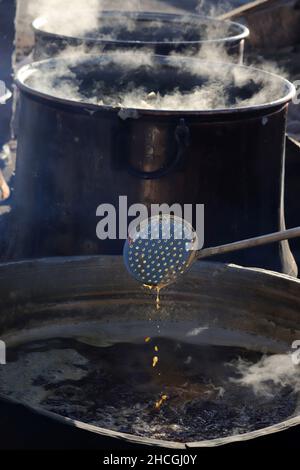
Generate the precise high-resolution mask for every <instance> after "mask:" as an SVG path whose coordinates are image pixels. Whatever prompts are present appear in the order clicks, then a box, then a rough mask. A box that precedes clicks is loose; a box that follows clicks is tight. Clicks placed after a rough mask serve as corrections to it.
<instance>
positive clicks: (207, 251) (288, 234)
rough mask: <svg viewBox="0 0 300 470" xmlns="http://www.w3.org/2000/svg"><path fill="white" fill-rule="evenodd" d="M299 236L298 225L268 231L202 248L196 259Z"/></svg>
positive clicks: (299, 229)
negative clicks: (260, 234)
mask: <svg viewBox="0 0 300 470" xmlns="http://www.w3.org/2000/svg"><path fill="white" fill-rule="evenodd" d="M298 237H300V227H296V228H292V229H289V230H283V231H281V232H276V233H270V234H269V235H263V236H260V237H255V238H249V239H247V240H242V241H239V242H234V243H229V244H228V245H221V246H216V247H212V248H204V249H203V250H200V251H198V252H197V256H196V258H197V259H201V258H208V257H210V256H215V255H223V254H224V253H232V252H234V251H239V250H246V249H247V248H255V247H257V246H262V245H268V244H269V243H276V242H281V241H283V240H291V239H292V238H298Z"/></svg>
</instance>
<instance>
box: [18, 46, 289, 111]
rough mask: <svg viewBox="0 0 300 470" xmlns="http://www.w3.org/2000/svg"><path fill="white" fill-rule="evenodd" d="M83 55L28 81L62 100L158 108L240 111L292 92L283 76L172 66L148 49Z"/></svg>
mask: <svg viewBox="0 0 300 470" xmlns="http://www.w3.org/2000/svg"><path fill="white" fill-rule="evenodd" d="M72 53H73V55H72ZM66 54H67V58H66ZM77 55H78V49H74V50H73V51H70V50H69V51H68V53H67V52H64V54H63V58H60V59H56V60H54V61H51V60H50V61H49V62H48V63H44V64H42V65H41V66H38V67H37V68H35V69H33V72H32V74H31V75H30V76H29V78H27V80H26V82H25V83H26V84H27V85H28V86H30V87H32V88H33V89H35V90H37V91H39V92H42V93H46V94H48V95H51V96H53V97H56V98H63V99H69V100H73V101H79V102H82V103H90V104H95V105H99V106H103V105H104V106H110V107H114V108H137V109H157V110H191V111H199V110H213V109H220V108H222V109H224V108H238V107H245V106H253V105H259V104H265V103H269V102H272V101H274V100H277V99H279V98H283V97H284V96H285V95H286V93H287V88H286V86H285V82H283V81H282V80H281V79H280V78H278V77H273V76H272V75H269V74H264V73H263V72H258V71H255V70H254V71H253V70H252V69H250V68H247V67H240V66H231V65H227V64H222V63H209V62H207V63H205V62H199V61H198V60H183V59H182V58H181V59H177V58H174V57H173V58H170V59H168V64H169V65H168V67H167V68H166V67H165V66H163V67H162V66H161V64H158V63H157V62H156V61H155V58H154V56H152V55H150V54H147V53H145V51H123V52H121V51H117V52H114V53H111V54H109V55H103V56H102V57H100V58H99V57H98V56H91V55H85V56H80V60H78V59H77ZM112 71H113V72H112ZM91 75H92V77H93V78H92V79H91V78H90V77H91ZM85 77H89V78H85ZM187 82H188V85H187Z"/></svg>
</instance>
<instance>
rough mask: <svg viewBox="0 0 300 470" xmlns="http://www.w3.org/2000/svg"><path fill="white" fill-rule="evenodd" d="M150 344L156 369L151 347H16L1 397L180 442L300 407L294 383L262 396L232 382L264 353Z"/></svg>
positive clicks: (4, 371) (81, 342)
mask: <svg viewBox="0 0 300 470" xmlns="http://www.w3.org/2000/svg"><path fill="white" fill-rule="evenodd" d="M144 326H145V325H144ZM140 333H141V336H142V331H141V332H140ZM94 341H95V340H94ZM95 343H96V341H95ZM148 346H149V348H150V349H151V350H152V351H153V349H155V346H157V348H158V349H159V362H158V364H157V365H156V367H155V368H152V367H151V364H150V362H149V348H148V347H146V345H145V342H144V341H142V342H141V343H140V344H137V343H134V342H130V340H128V342H125V341H124V342H116V343H115V344H112V345H111V346H101V345H100V341H99V345H98V346H95V345H91V344H87V343H86V340H85V339H81V338H80V337H77V338H76V337H74V338H73V339H72V338H71V339H70V338H69V339H66V338H61V339H60V338H57V339H45V340H43V341H38V342H28V343H27V344H24V345H20V346H18V347H15V348H10V347H9V348H8V351H7V355H8V357H7V359H8V363H7V365H6V366H5V367H3V368H0V392H1V393H3V394H6V395H8V396H10V397H12V398H16V399H17V400H22V401H24V402H26V403H29V404H30V405H34V406H40V407H42V408H45V409H47V410H50V411H53V412H55V413H58V414H60V415H63V416H67V417H69V418H72V419H76V420H80V421H83V422H86V423H89V424H94V425H97V426H100V427H103V428H108V429H112V430H115V431H121V432H126V433H131V434H135V435H139V436H146V437H152V438H158V439H165V440H175V441H179V442H191V441H200V440H203V439H213V438H220V437H225V436H230V435H233V434H238V433H244V432H248V431H253V430H255V429H259V428H263V427H266V426H270V425H273V424H275V423H278V422H280V421H283V420H284V419H286V418H288V417H290V416H292V415H293V414H294V413H295V411H296V409H297V404H298V398H299V397H298V395H297V394H296V393H295V392H293V390H292V389H291V388H290V387H289V386H287V385H285V386H283V385H280V384H274V386H273V387H272V389H271V392H272V393H270V394H269V395H267V396H257V395H256V394H255V393H254V391H253V389H252V388H251V387H246V386H245V387H244V386H243V387H242V386H240V385H237V384H236V383H234V382H232V381H231V379H234V378H236V377H238V372H237V370H236V369H235V368H234V367H232V364H234V363H235V361H236V360H238V358H242V359H243V360H245V361H247V362H248V363H249V364H255V363H257V362H258V361H259V360H260V359H261V357H262V354H260V353H258V352H254V351H253V352H251V351H249V350H246V349H242V348H240V347H229V346H228V347H226V346H211V345H207V344H202V345H201V344H198V345H195V344H189V343H186V342H182V341H178V340H175V339H174V340H172V339H166V338H163V337H156V338H155V337H153V338H152V340H151V341H150V342H149V343H148ZM162 390H163V392H162ZM154 397H157V399H155V398H154Z"/></svg>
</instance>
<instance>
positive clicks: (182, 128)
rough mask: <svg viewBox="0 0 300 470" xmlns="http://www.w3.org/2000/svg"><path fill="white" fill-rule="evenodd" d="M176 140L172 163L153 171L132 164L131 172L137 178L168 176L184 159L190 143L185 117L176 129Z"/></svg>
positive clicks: (152, 178)
mask: <svg viewBox="0 0 300 470" xmlns="http://www.w3.org/2000/svg"><path fill="white" fill-rule="evenodd" d="M175 140H176V143H177V152H176V157H175V158H174V160H172V161H171V162H170V163H168V164H166V165H165V166H163V167H162V168H160V169H159V170H155V171H152V172H151V171H140V170H136V169H135V168H132V166H131V167H130V169H129V172H130V173H131V174H132V175H134V176H136V177H137V178H141V179H144V180H155V179H159V178H162V177H163V176H166V175H168V174H169V173H171V172H172V171H174V170H175V169H176V168H177V167H178V166H180V164H181V163H182V162H183V161H184V156H185V153H186V150H187V148H188V147H189V145H190V129H189V128H188V126H187V125H186V122H185V119H183V118H182V119H180V122H179V124H178V126H177V127H176V129H175Z"/></svg>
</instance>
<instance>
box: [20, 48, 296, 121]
mask: <svg viewBox="0 0 300 470" xmlns="http://www.w3.org/2000/svg"><path fill="white" fill-rule="evenodd" d="M101 57H103V58H109V57H110V55H109V54H103V55H102V56H101V55H92V54H91V55H87V56H84V55H81V56H79V57H78V58H77V59H76V62H78V63H80V62H81V61H82V62H84V61H88V60H90V61H91V60H94V61H99V60H101ZM153 58H154V59H155V60H157V61H158V62H159V63H160V64H168V63H169V64H172V63H174V62H175V63H178V62H179V63H191V61H193V62H194V63H199V64H201V63H203V64H206V65H210V64H211V65H212V66H218V67H226V68H228V69H232V68H240V69H241V68H242V69H247V70H251V71H253V73H260V74H263V75H265V76H269V77H271V78H274V79H275V80H277V81H279V80H280V81H281V83H282V85H283V87H284V86H285V88H286V94H285V95H284V96H282V97H281V98H279V99H277V100H274V101H271V102H269V103H262V104H257V105H251V106H238V107H235V108H216V109H208V110H201V109H199V110H182V109H181V110H166V109H165V110H164V109H143V108H120V107H112V106H103V105H97V104H92V103H88V102H82V101H75V100H70V99H65V98H59V97H56V96H53V95H50V94H47V93H44V92H41V91H38V90H35V89H33V88H31V87H29V86H27V85H26V79H27V78H28V77H29V76H30V75H31V74H32V73H33V72H34V70H37V69H38V68H39V67H41V66H43V65H45V64H51V63H55V62H59V61H66V60H68V58H67V57H66V58H51V59H45V60H42V61H38V62H33V63H31V64H28V65H25V66H23V67H22V68H21V69H20V70H19V71H18V73H17V76H16V80H15V81H16V85H17V86H18V88H19V89H20V90H21V91H23V92H25V93H27V94H29V95H31V96H34V97H37V98H40V99H43V100H45V101H48V102H49V101H51V102H55V103H57V104H61V105H63V106H70V107H74V108H80V109H82V110H84V111H86V112H87V113H91V112H93V113H95V112H97V111H110V112H114V113H120V112H125V113H126V115H127V117H128V118H131V117H133V118H135V119H137V118H139V117H142V116H162V117H163V116H179V117H180V116H204V117H205V116H208V117H209V116H218V115H236V114H239V115H240V114H241V113H249V112H257V111H263V110H268V109H273V108H278V107H280V106H284V105H286V104H288V103H289V102H290V101H291V100H292V99H293V98H294V96H295V95H296V88H295V86H294V85H293V84H292V83H291V82H289V81H288V80H287V79H285V78H283V77H280V76H279V75H276V74H274V73H271V72H267V71H264V70H261V69H258V68H256V67H249V66H246V65H239V64H231V63H227V62H212V61H204V60H200V59H194V58H186V57H168V56H160V55H153Z"/></svg>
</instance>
